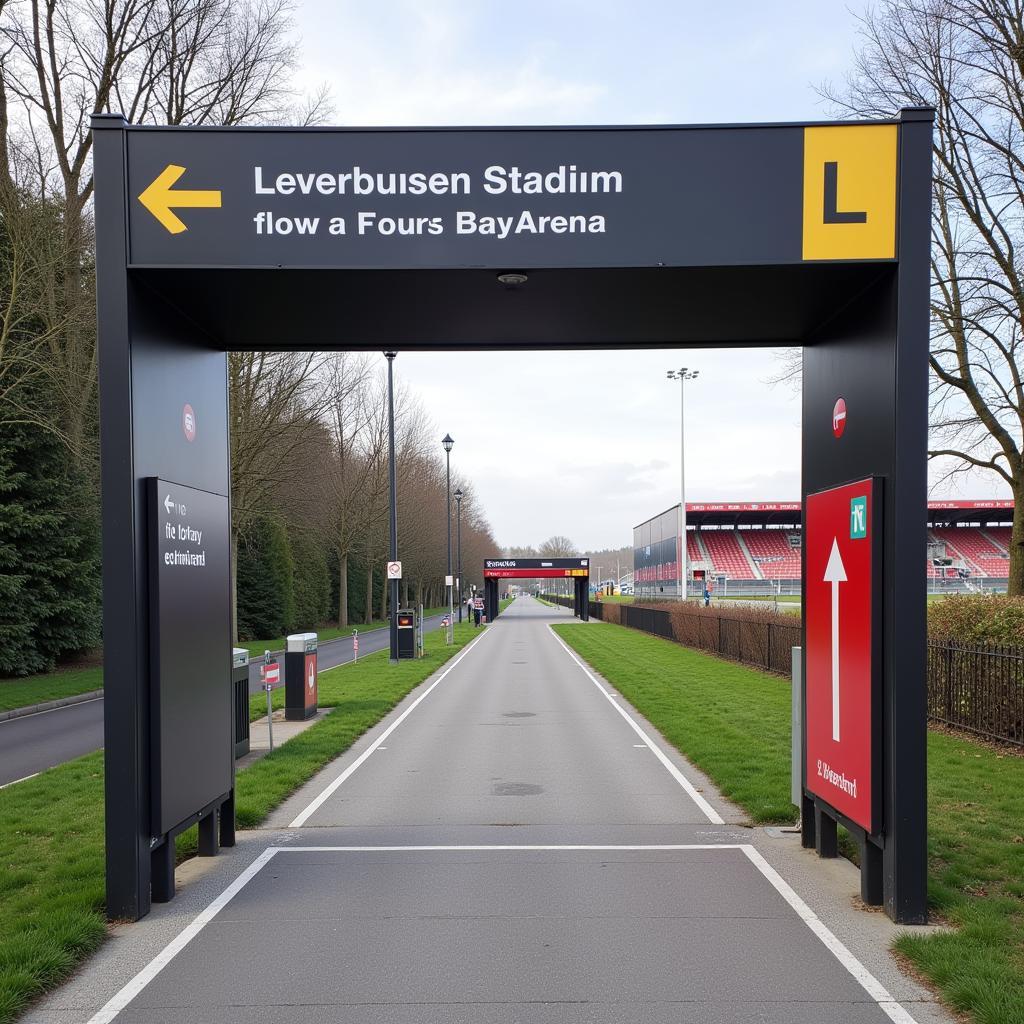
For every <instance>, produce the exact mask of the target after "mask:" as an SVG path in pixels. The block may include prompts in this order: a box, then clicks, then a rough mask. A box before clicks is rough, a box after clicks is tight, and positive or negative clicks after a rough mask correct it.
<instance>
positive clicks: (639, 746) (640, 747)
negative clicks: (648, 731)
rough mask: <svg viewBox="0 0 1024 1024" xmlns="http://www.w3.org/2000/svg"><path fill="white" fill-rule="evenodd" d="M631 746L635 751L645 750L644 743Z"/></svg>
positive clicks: (645, 745)
mask: <svg viewBox="0 0 1024 1024" xmlns="http://www.w3.org/2000/svg"><path fill="white" fill-rule="evenodd" d="M633 746H634V747H635V748H636V749H637V750H646V749H647V744H646V743H634V744H633Z"/></svg>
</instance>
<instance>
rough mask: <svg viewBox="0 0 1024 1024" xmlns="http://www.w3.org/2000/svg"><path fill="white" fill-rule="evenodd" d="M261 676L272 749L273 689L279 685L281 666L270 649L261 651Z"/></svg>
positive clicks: (272, 747)
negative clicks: (272, 655)
mask: <svg viewBox="0 0 1024 1024" xmlns="http://www.w3.org/2000/svg"><path fill="white" fill-rule="evenodd" d="M260 673H261V675H262V676H263V688H264V689H265V690H266V691H267V735H268V736H269V738H270V749H271V750H273V749H274V702H273V697H272V694H273V691H274V689H275V688H276V687H278V686H280V685H281V666H280V665H278V663H277V662H276V661H272V660H271V657H270V651H264V652H263V665H262V666H261V668H260Z"/></svg>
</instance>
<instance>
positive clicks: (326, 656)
mask: <svg viewBox="0 0 1024 1024" xmlns="http://www.w3.org/2000/svg"><path fill="white" fill-rule="evenodd" d="M441 619H442V616H440V615H435V616H432V617H430V618H427V619H425V620H424V630H425V631H427V632H430V631H432V630H436V629H438V628H439V627H440V625H441ZM387 646H388V631H387V629H373V630H369V631H367V632H366V633H365V634H360V636H359V655H360V657H364V656H366V655H369V654H374V653H375V652H377V651H382V650H385V649H386V648H387ZM277 653H278V654H280V653H281V652H277ZM318 655H319V656H318V659H317V662H318V666H319V670H320V672H326V671H328V670H329V669H331V668H334V667H335V666H337V665H345V664H347V663H349V662H351V661H352V637H350V636H348V637H340V638H339V639H337V640H329V641H327V642H326V643H324V644H321V645H320V650H319V652H318ZM280 662H281V685H282V686H284V679H285V670H284V659H283V658H281V659H280ZM89 671H90V673H93V674H96V675H98V677H99V679H100V680H102V670H89ZM259 686H260V678H259V664H255V663H254V664H252V665H250V670H249V692H250V694H254V693H257V692H259ZM102 746H103V691H102V690H97V691H93V692H92V693H90V694H87V695H79V696H76V697H73V698H72V697H69V698H65V699H63V700H62V701H61V702H58V703H57V705H56V706H51V705H50V703H49V702H46V703H44V704H42V705H39V706H29V707H24V708H19V709H17V713H16V714H11V715H9V717H6V718H5V715H4V714H0V787H2V786H8V785H11V784H13V783H15V782H20V781H22V780H24V779H26V778H32V777H33V776H34V775H36V774H37V773H38V772H41V771H45V770H46V769H47V768H52V767H54V766H55V765H58V764H63V763H64V762H66V761H70V760H71V759H72V758H75V757H81V756H82V755H83V754H88V753H89V752H90V751H92V750H99V749H100V748H101V747H102Z"/></svg>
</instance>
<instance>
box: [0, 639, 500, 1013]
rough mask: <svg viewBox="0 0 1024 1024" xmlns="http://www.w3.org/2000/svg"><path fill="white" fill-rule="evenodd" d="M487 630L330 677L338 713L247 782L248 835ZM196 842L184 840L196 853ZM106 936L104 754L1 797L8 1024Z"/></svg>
mask: <svg viewBox="0 0 1024 1024" xmlns="http://www.w3.org/2000/svg"><path fill="white" fill-rule="evenodd" d="M479 635H480V630H474V629H473V627H472V625H471V624H469V623H464V624H463V625H462V626H456V627H455V643H454V644H453V645H452V646H451V647H446V646H445V644H444V634H443V633H441V632H440V631H434V632H431V633H427V634H426V636H425V638H424V640H425V647H426V655H425V657H423V658H421V659H419V660H415V661H403V662H400V663H399V664H398V665H396V666H391V665H389V664H388V660H387V658H388V655H387V652H386V651H380V652H378V653H376V654H370V655H367V656H366V657H365V658H363V659H361V660H360V661H359V662H357V663H356V664H355V665H346V666H339V667H338V668H336V669H330V670H328V671H326V672H324V673H322V674H321V675H320V703H321V705H322V706H330V707H333V708H334V711H332V712H331V714H330V715H327V716H326V717H325V718H324V719H323V720H322V721H320V722H318V723H317V724H316V725H314V726H312V727H311V728H309V729H307V730H306V731H305V732H304V733H302V734H300V735H299V736H297V737H295V739H293V740H291V741H290V742H288V743H286V744H284V745H283V746H281V747H279V748H278V749H277V750H275V751H274V752H273V754H269V755H268V756H267V757H265V758H263V759H262V760H259V761H256V762H254V763H253V764H252V765H250V766H249V767H248V768H247V769H246V770H244V771H242V772H239V773H238V776H237V779H236V802H237V811H238V823H239V826H240V827H242V828H247V827H252V826H254V825H257V824H259V823H260V822H261V821H262V820H263V819H264V818H265V817H266V816H267V814H269V813H270V811H271V810H273V808H274V807H276V806H277V805H278V804H279V803H280V802H281V801H282V800H284V798H285V797H287V796H288V795H289V794H290V793H292V792H294V791H295V790H296V789H297V788H298V787H299V786H300V785H302V783H304V782H306V781H307V780H308V779H309V778H311V777H312V776H313V775H314V774H315V773H316V772H317V771H318V770H319V769H320V768H322V767H323V766H324V765H325V764H327V763H328V762H329V761H330V760H332V759H333V758H335V757H337V756H338V755H339V754H341V753H343V752H344V751H345V750H346V749H348V747H349V746H351V744H352V743H353V741H354V740H355V739H356V738H357V737H358V736H359V735H361V734H362V733H363V732H365V731H366V730H367V729H368V728H370V726H372V725H374V724H375V723H376V722H378V721H379V720H380V719H381V718H382V717H383V716H384V715H385V714H387V712H388V711H390V710H391V708H393V707H394V706H395V705H396V704H397V703H398V702H399V701H400V700H401V699H402V698H403V697H404V696H405V695H406V694H407V693H409V691H410V690H412V689H413V688H414V687H415V686H417V685H418V684H419V683H420V682H422V681H423V680H424V679H426V678H427V676H429V675H430V674H431V673H432V672H434V671H435V670H436V669H437V668H438V667H439V666H440V665H442V664H443V663H444V662H445V661H447V660H448V659H449V658H451V657H452V656H453V655H455V654H457V653H458V652H459V651H460V650H461V649H462V648H463V647H464V646H465V645H466V644H467V643H468V642H469V641H470V640H472V639H473V637H474V636H479ZM195 837H196V830H195V829H194V828H193V829H190V830H189V831H188V832H186V833H184V834H183V835H181V836H179V837H178V841H177V845H178V855H179V857H180V858H183V857H187V856H189V855H190V854H191V853H193V852H194V850H195V842H196V838H195ZM106 934H107V928H106V921H105V918H104V856H103V753H102V751H97V752H96V753H93V754H87V755H86V756H85V757H80V758H78V759H77V760H75V761H69V762H68V763H67V764H63V765H60V766H59V767H57V768H52V769H50V770H49V771H47V772H44V773H43V774H42V775H39V776H37V777H36V778H34V779H29V780H28V781H27V782H21V783H19V784H18V785H16V786H11V787H10V788H8V789H4V790H0V1024H8V1022H10V1021H11V1020H13V1019H14V1017H15V1016H16V1015H17V1014H18V1013H19V1012H21V1011H22V1010H23V1009H24V1008H25V1006H26V1005H27V1003H28V1002H29V1001H30V1000H31V999H32V998H33V997H35V996H37V995H39V994H41V993H43V992H45V991H47V990H48V989H51V988H53V987H54V986H55V985H57V984H59V983H60V982H61V981H62V980H63V979H64V978H65V977H67V975H68V974H69V973H70V972H71V971H72V970H73V969H74V968H75V967H76V966H77V964H79V963H80V962H81V961H82V959H83V958H84V957H85V956H86V955H88V953H89V952H91V951H92V950H93V949H95V948H96V947H97V946H98V945H99V944H100V943H101V942H102V941H103V939H104V937H105V936H106Z"/></svg>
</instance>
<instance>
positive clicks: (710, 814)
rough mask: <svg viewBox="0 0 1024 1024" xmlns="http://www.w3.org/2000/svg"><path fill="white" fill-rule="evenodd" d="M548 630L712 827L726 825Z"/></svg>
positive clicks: (593, 677) (571, 653) (687, 780)
mask: <svg viewBox="0 0 1024 1024" xmlns="http://www.w3.org/2000/svg"><path fill="white" fill-rule="evenodd" d="M548 629H549V630H551V635H552V636H553V637H554V638H555V639H556V640H557V641H558V643H559V644H561V647H562V650H563V651H565V653H566V654H568V655H569V657H570V658H572V660H573V661H574V662H576V664H577V665H578V666H579V668H580V671H581V672H583V674H584V675H585V676H586V677H587V678H588V679H589V680H590V681H591V682H592V683H593V684H594V685H595V686H596V687H597V689H598V691H599V692H600V693H602V694H603V695H604V696H605V697H607V698H608V703H609V704H611V706H612V707H613V708H615V710H616V711H618V713H619V714H620V715H622V717H623V718H624V719H625V720H626V721H627V722H629V725H630V727H631V728H632V730H633V731H634V732H635V733H636V734H637V736H639V737H640V739H642V740H643V741H644V743H646V744H647V746H648V747H650V749H651V751H652V752H653V754H654V756H655V757H656V758H657V759H658V760H659V761H660V762H661V763H662V764H663V765H664V766H665V768H666V770H667V771H668V773H669V775H671V776H672V778H673V779H675V780H676V782H678V783H679V785H680V786H682V788H683V789H684V790H685V791H686V794H687V795H688V796H689V797H690V799H691V800H692V801H693V802H694V803H695V804H696V805H697V806H698V807H699V808H700V809H701V811H702V812H703V813H704V816H705V817H706V818H707V819H708V821H710V822H711V824H712V825H724V824H725V819H724V818H723V817H722V816H721V815H720V814H719V813H718V811H716V810H715V809H714V807H712V806H711V804H709V803H708V802H707V800H705V799H704V797H702V796H701V795H700V793H698V792H697V790H696V788H695V787H694V785H693V783H692V782H690V780H689V779H688V778H687V777H686V776H685V775H684V774H683V773H682V772H681V771H680V770H679V769H678V768H677V767H676V766H675V765H674V764H673V763H672V762H671V761H670V760H669V758H668V755H667V754H666V753H665V751H664V750H662V749H661V747H659V746H658V745H657V744H656V743H655V742H654V741H653V740H652V739H651V737H650V736H648V735H647V733H645V732H644V731H643V729H641V728H640V726H639V725H637V724H636V722H634V721H633V719H632V718H631V717H630V716H629V714H628V713H627V712H626V711H625V710H624V709H623V708H621V707H619V705H618V704H616V703H615V701H614V700H613V699H612V697H611V696H610V695H609V694H608V693H606V692H605V688H604V687H603V686H602V685H601V684H600V682H598V680H597V677H596V676H595V675H594V674H593V673H592V672H591V671H590V669H589V668H587V666H586V665H585V664H584V663H583V662H582V661H581V660H580V659H579V658H578V657H577V656H576V652H575V651H573V649H572V648H571V647H570V646H569V645H568V644H567V643H565V641H564V640H562V638H561V637H560V636H559V635H558V634H557V633H556V632H555V631H554V630H553V629H551V626H548Z"/></svg>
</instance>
